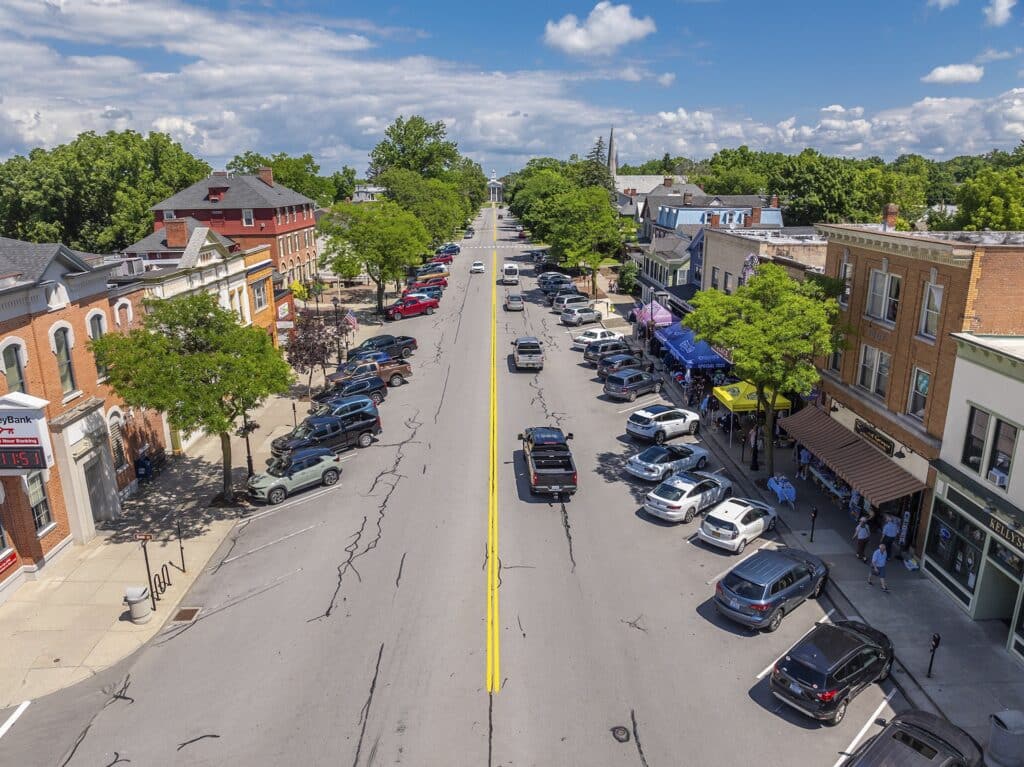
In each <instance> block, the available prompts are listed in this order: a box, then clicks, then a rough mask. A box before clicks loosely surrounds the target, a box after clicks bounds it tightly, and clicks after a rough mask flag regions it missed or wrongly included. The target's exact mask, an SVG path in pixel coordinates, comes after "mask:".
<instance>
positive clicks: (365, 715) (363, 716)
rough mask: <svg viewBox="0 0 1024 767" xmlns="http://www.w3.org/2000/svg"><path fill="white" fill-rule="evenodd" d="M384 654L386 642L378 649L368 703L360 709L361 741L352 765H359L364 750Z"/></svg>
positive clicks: (356, 766) (353, 766)
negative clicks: (371, 706)
mask: <svg viewBox="0 0 1024 767" xmlns="http://www.w3.org/2000/svg"><path fill="white" fill-rule="evenodd" d="M383 655H384V643H383V642H381V643H380V649H379V650H377V665H376V666H374V669H373V681H372V682H370V692H369V694H368V695H367V696H366V703H364V704H363V707H362V709H360V711H359V724H360V725H362V727H361V728H360V730H359V742H358V743H356V756H355V759H353V760H352V767H359V754H360V752H361V751H362V750H363V738H364V737H365V736H366V725H367V724H368V723H369V721H370V704H372V703H373V693H374V691H375V690H376V689H377V677H378V675H379V674H380V659H381V657H382V656H383Z"/></svg>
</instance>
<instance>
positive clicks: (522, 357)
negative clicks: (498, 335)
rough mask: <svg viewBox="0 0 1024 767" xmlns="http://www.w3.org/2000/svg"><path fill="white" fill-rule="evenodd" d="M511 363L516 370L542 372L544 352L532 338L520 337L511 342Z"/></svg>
mask: <svg viewBox="0 0 1024 767" xmlns="http://www.w3.org/2000/svg"><path fill="white" fill-rule="evenodd" d="M512 362H513V364H514V365H515V368H516V370H523V369H524V368H525V369H529V370H543V369H544V350H543V349H542V348H541V345H540V341H539V340H537V339H536V338H534V337H533V336H522V337H520V338H517V339H516V340H515V341H513V342H512Z"/></svg>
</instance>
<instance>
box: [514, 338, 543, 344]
mask: <svg viewBox="0 0 1024 767" xmlns="http://www.w3.org/2000/svg"><path fill="white" fill-rule="evenodd" d="M516 343H517V344H537V345H538V346H539V345H540V341H539V340H538V339H536V338H534V337H533V336H519V338H517V339H516Z"/></svg>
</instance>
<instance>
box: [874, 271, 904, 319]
mask: <svg viewBox="0 0 1024 767" xmlns="http://www.w3.org/2000/svg"><path fill="white" fill-rule="evenodd" d="M902 282H903V280H902V279H901V278H900V277H899V276H897V275H895V274H889V273H888V272H881V271H879V270H877V269H872V270H871V283H870V285H869V287H868V306H867V315H868V316H869V317H873V318H874V319H876V320H884V321H885V322H896V315H897V313H898V312H899V308H900V285H901V284H902Z"/></svg>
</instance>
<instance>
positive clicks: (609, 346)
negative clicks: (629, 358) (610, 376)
mask: <svg viewBox="0 0 1024 767" xmlns="http://www.w3.org/2000/svg"><path fill="white" fill-rule="evenodd" d="M627 352H629V344H627V343H626V342H625V340H624V339H622V338H605V339H602V340H601V341H594V342H593V343H589V344H587V345H586V346H585V347H584V349H583V359H584V360H585V361H587V362H590V363H592V364H593V365H594V366H595V367H596V366H597V363H598V362H600V361H601V360H602V359H604V358H605V357H608V356H610V355H612V354H626V353H627Z"/></svg>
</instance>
